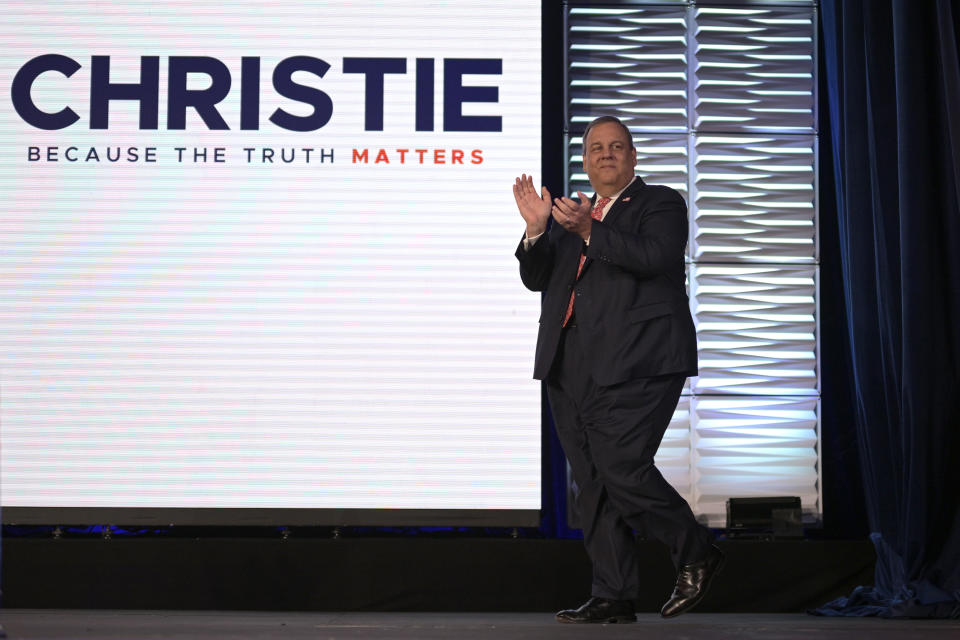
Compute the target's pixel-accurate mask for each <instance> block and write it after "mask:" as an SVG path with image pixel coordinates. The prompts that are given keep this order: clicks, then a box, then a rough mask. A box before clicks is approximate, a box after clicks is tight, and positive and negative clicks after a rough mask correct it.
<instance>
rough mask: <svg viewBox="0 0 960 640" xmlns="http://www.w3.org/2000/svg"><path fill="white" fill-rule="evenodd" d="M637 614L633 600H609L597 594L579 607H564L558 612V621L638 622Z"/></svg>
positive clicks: (576, 622) (577, 622)
mask: <svg viewBox="0 0 960 640" xmlns="http://www.w3.org/2000/svg"><path fill="white" fill-rule="evenodd" d="M636 621H637V616H636V613H635V612H634V609H633V601H632V600H607V599H606V598H598V597H596V596H594V597H592V598H590V599H589V600H587V602H586V603H585V604H584V605H583V606H581V607H580V608H579V609H564V610H563V611H561V612H559V613H558V614H557V622H568V623H573V624H579V623H585V622H598V623H601V624H607V623H615V622H636Z"/></svg>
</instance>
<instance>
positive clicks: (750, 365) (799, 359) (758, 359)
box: [690, 264, 818, 396]
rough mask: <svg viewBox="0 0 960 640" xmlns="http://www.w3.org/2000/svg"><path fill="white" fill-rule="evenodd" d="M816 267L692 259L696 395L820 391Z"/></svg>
mask: <svg viewBox="0 0 960 640" xmlns="http://www.w3.org/2000/svg"><path fill="white" fill-rule="evenodd" d="M817 269H818V268H817V267H814V266H808V267H784V266H777V265H756V266H724V265H702V264H698V265H693V277H692V278H691V283H690V287H691V292H692V294H693V301H692V304H693V311H694V318H695V322H696V324H697V340H698V346H699V356H700V376H699V377H698V378H697V379H696V380H695V381H694V387H693V392H694V394H704V393H720V394H750V395H801V396H815V395H817V393H818V390H817V387H818V384H817V355H816V348H817V343H816V335H815V332H816V317H815V312H816V302H815V296H816V289H817V287H816V274H817Z"/></svg>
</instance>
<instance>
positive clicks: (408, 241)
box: [0, 0, 541, 524]
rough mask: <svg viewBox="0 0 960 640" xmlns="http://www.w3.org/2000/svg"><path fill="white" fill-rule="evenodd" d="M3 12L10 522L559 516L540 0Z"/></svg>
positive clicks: (4, 392) (1, 296)
mask: <svg viewBox="0 0 960 640" xmlns="http://www.w3.org/2000/svg"><path fill="white" fill-rule="evenodd" d="M2 7H3V13H4V19H3V23H2V26H0V85H2V87H3V93H2V95H0V191H2V194H3V198H2V202H0V270H2V280H0V429H2V503H3V506H4V507H5V508H6V509H5V512H4V514H3V515H4V520H5V521H8V522H10V521H20V522H24V521H30V520H31V519H32V520H33V521H43V520H47V521H49V522H76V521H82V520H86V521H90V522H117V521H121V520H124V519H126V520H136V521H149V520H150V519H151V518H152V519H153V520H154V521H157V522H164V523H166V522H236V521H244V522H252V521H257V520H258V517H259V516H258V515H257V514H261V515H262V514H266V515H265V516H264V517H263V518H261V519H263V520H265V521H269V520H271V519H274V520H277V521H278V522H284V523H291V522H301V523H304V522H316V523H328V524H329V523H338V522H344V523H350V518H351V515H350V514H357V513H362V514H364V515H363V516H362V517H361V518H360V520H363V521H366V522H369V523H376V522H377V521H383V522H387V521H390V522H404V521H408V522H421V523H422V522H427V521H430V520H431V518H432V519H434V520H436V521H444V520H445V519H446V520H448V521H449V520H450V518H449V517H448V516H451V514H453V515H455V516H457V517H459V518H460V519H461V520H466V521H477V522H490V523H515V524H536V523H537V518H536V511H537V510H538V509H539V508H540V392H539V386H538V385H537V384H536V383H535V382H534V381H533V380H531V372H532V359H533V354H532V351H533V345H534V340H535V331H536V327H537V316H538V308H539V298H538V296H537V295H535V294H532V293H530V292H528V291H526V290H525V289H524V288H523V287H522V285H521V284H520V281H519V278H518V276H517V268H516V260H515V258H514V257H513V250H514V248H515V245H516V243H517V241H518V240H519V238H520V236H521V233H522V228H523V224H522V221H521V220H520V218H519V214H517V211H516V207H515V204H514V202H513V198H512V195H511V189H510V185H511V183H512V181H513V178H514V176H515V175H517V173H518V172H520V171H525V172H528V173H532V174H533V175H534V176H535V177H538V176H539V175H540V139H541V138H540V136H541V132H540V77H541V75H540V0H509V1H504V2H497V1H492V0H484V1H483V2H465V1H463V0H456V1H453V0H450V1H446V2H430V3H422V2H410V1H401V0H389V1H387V0H377V1H376V2H373V1H369V2H344V1H336V2H275V1H269V2H267V1H240V2H231V3H228V4H223V3H208V2H195V1H193V0H190V1H169V0H165V1H162V2H110V3H90V2H56V3H53V2H49V3H47V2H41V3H37V2H22V3H21V2H6V1H5V2H3V5H2ZM41 508H44V509H41ZM50 508H52V509H53V511H50V510H49V509H50ZM65 509H66V511H65ZM116 509H124V511H116ZM127 509H132V511H127ZM262 509H270V510H271V511H259V510H262ZM250 510H255V511H250ZM277 510H279V511H277ZM317 510H322V511H317ZM356 510H360V511H356ZM369 510H373V511H369ZM381 510H400V511H391V512H384V511H381ZM464 510H470V511H464ZM474 510H477V511H474ZM197 514H201V515H197ZM298 514H299V515H298ZM371 514H373V516H371ZM377 514H379V515H377ZM444 514H446V515H444ZM374 516H375V517H374ZM111 518H112V519H111Z"/></svg>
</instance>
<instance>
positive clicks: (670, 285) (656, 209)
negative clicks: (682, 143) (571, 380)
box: [516, 177, 697, 386]
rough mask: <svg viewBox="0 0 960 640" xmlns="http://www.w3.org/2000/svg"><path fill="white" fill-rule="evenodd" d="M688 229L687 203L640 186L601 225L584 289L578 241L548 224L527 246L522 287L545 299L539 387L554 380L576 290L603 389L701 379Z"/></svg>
mask: <svg viewBox="0 0 960 640" xmlns="http://www.w3.org/2000/svg"><path fill="white" fill-rule="evenodd" d="M687 229H688V225H687V206H686V203H685V202H684V201H683V198H682V197H681V196H680V194H679V193H677V192H676V191H674V190H673V189H671V188H669V187H663V186H656V185H648V184H646V183H644V182H643V180H641V179H640V178H639V177H638V178H637V179H636V180H634V181H633V183H632V184H631V185H630V186H629V187H627V189H626V190H625V191H624V192H623V193H622V194H621V195H620V197H619V198H618V199H617V201H616V202H615V203H614V204H613V206H612V207H611V208H610V211H609V212H608V213H607V215H606V216H605V218H604V220H603V221H602V222H599V221H594V223H593V228H592V231H591V235H590V245H589V247H587V251H586V255H587V260H586V262H585V263H584V266H583V270H582V272H581V274H580V278H579V280H578V279H577V277H576V275H577V264H578V262H579V256H580V252H581V251H582V249H583V247H584V243H583V240H582V239H581V238H580V236H578V235H576V234H573V233H570V232H569V231H567V230H566V229H564V228H563V227H561V226H560V225H558V224H551V225H550V227H549V230H548V231H547V233H546V234H545V235H544V236H542V237H541V238H539V239H538V241H537V242H536V243H535V244H534V245H533V247H531V248H530V251H525V250H524V248H523V241H522V240H521V242H520V246H519V247H517V253H516V255H517V259H518V260H519V261H520V277H521V279H522V280H523V283H524V285H526V287H527V288H528V289H531V290H533V291H544V292H546V293H545V295H544V297H543V306H542V313H541V316H540V333H539V335H538V336H537V352H536V360H535V365H534V374H533V377H534V378H537V379H539V380H543V379H544V378H546V376H547V374H549V372H550V367H551V366H552V364H553V361H554V358H555V356H556V353H557V347H558V344H559V342H560V333H561V326H560V325H561V322H562V320H563V316H564V314H565V313H566V309H567V303H568V302H569V300H570V291H571V289H573V288H575V289H576V303H575V306H574V309H575V315H576V318H577V325H578V327H579V329H578V331H579V332H580V336H581V338H585V339H586V340H587V342H585V343H584V351H585V352H586V357H587V368H588V369H589V371H588V373H589V374H590V375H591V376H592V377H593V379H594V380H595V381H596V382H597V384H600V385H604V386H607V385H613V384H618V383H620V382H625V381H627V380H633V379H636V378H645V377H651V376H659V375H664V374H669V373H683V374H686V375H688V376H690V375H696V374H697V338H696V331H695V329H694V326H693V319H692V318H691V316H690V307H689V302H688V299H687V294H686V288H685V285H684V275H685V271H684V255H685V247H686V244H687Z"/></svg>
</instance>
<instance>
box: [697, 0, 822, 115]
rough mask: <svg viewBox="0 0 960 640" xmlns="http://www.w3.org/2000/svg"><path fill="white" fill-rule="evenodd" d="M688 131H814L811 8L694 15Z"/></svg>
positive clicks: (712, 10) (706, 9)
mask: <svg viewBox="0 0 960 640" xmlns="http://www.w3.org/2000/svg"><path fill="white" fill-rule="evenodd" d="M695 15H696V18H695V20H696V29H697V31H696V35H695V47H696V62H695V64H696V67H695V78H696V98H695V102H694V110H695V113H694V121H695V127H696V128H697V130H699V131H755V130H758V129H760V130H773V131H784V132H786V131H789V132H808V131H813V129H814V126H815V123H814V109H813V107H814V105H813V94H814V92H813V86H814V81H813V70H814V64H813V59H814V55H813V54H814V40H813V37H814V14H813V8H812V7H778V8H770V7H762V8H761V7H756V8H755V7H750V8H742V9H732V8H719V7H703V8H698V9H697V10H696V14H695Z"/></svg>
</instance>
